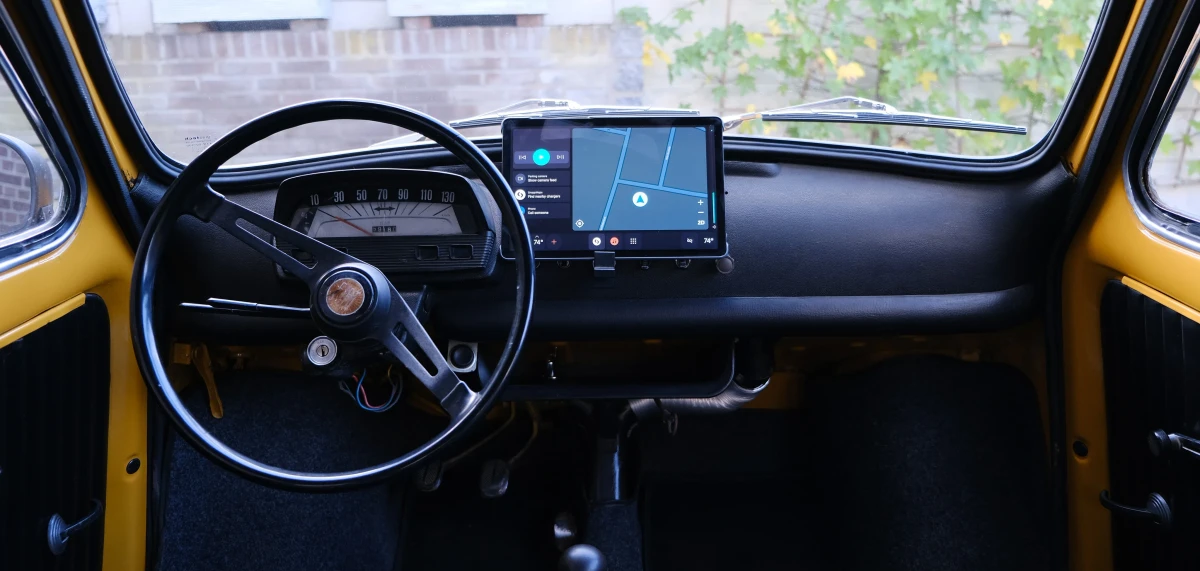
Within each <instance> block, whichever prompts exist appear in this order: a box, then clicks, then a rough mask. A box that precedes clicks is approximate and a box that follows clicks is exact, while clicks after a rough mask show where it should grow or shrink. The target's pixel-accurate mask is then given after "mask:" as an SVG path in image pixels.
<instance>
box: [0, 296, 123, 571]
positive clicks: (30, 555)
mask: <svg viewBox="0 0 1200 571" xmlns="http://www.w3.org/2000/svg"><path fill="white" fill-rule="evenodd" d="M108 352H109V338H108V313H107V311H106V309H105V306H104V302H103V301H101V300H100V298H99V297H97V296H92V295H89V296H87V300H86V301H85V302H84V305H83V306H82V307H79V308H77V309H75V310H74V311H71V312H70V313H68V314H66V315H64V316H63V317H61V318H59V319H56V320H54V321H52V322H50V323H49V324H47V325H45V326H44V327H42V328H40V329H38V330H36V331H34V332H32V333H30V334H29V335H27V336H26V337H24V338H22V339H20V340H18V341H16V342H14V343H12V344H10V345H8V346H7V347H4V348H3V349H0V410H2V411H3V412H2V414H0V431H2V432H0V569H13V570H17V569H20V570H22V571H25V570H39V569H55V570H64V571H67V570H98V569H100V566H101V548H102V546H103V537H104V531H103V528H104V522H103V518H101V521H98V522H96V523H95V524H93V525H91V526H89V527H87V528H85V529H84V530H82V531H81V532H80V533H79V534H77V535H75V536H73V537H72V538H71V539H70V541H69V542H68V545H67V549H66V552H65V553H63V554H62V555H60V556H57V557H56V556H54V555H53V554H51V553H50V549H49V547H48V546H47V543H46V525H47V523H48V521H49V519H50V517H51V516H52V515H54V514H56V513H57V514H59V515H61V516H62V517H63V519H64V520H66V522H67V523H68V524H70V523H74V522H76V521H79V520H80V519H82V518H83V517H85V516H87V515H88V513H89V512H90V511H91V509H92V500H93V499H96V500H100V501H101V502H103V501H104V486H105V463H106V455H107V444H108V390H109V366H108Z"/></svg>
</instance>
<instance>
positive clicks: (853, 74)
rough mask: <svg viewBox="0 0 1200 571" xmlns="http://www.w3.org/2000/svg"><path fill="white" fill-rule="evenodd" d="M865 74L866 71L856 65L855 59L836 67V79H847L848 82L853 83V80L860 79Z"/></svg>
mask: <svg viewBox="0 0 1200 571" xmlns="http://www.w3.org/2000/svg"><path fill="white" fill-rule="evenodd" d="M865 75H867V72H866V71H863V67H862V66H861V65H858V62H856V61H852V62H850V63H848V64H846V65H843V66H840V67H838V68H837V78H838V81H848V82H850V83H854V82H855V81H857V80H859V79H862V78H863V76H865Z"/></svg>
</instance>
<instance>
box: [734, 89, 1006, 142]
mask: <svg viewBox="0 0 1200 571" xmlns="http://www.w3.org/2000/svg"><path fill="white" fill-rule="evenodd" d="M847 103H848V104H850V105H851V108H849V109H846V108H840V109H839V108H833V109H831V107H835V106H838V105H845V104H847ZM754 119H762V120H763V121H784V122H788V121H791V122H801V123H858V124H873V125H905V126H910V127H934V128H938V129H963V130H967V131H986V132H990V133H1009V134H1013V135H1025V134H1027V133H1028V132H1029V131H1028V129H1026V128H1025V127H1021V126H1019V125H1006V124H1004V123H992V122H990V121H976V120H974V119H963V118H961V117H947V116H945V115H934V114H931V113H914V112H909V111H899V110H897V109H896V108H895V107H892V106H891V105H888V104H887V103H881V102H879V101H874V100H872V99H866V98H863V97H852V96H845V97H834V98H833V99H825V100H822V101H814V102H812V103H803V104H800V105H792V106H790V107H780V108H779V109H771V110H769V111H762V112H757V113H744V114H742V115H736V116H733V117H727V118H725V120H724V121H725V130H726V131H728V130H730V129H734V128H736V127H737V126H738V125H741V124H742V123H745V122H746V121H752V120H754Z"/></svg>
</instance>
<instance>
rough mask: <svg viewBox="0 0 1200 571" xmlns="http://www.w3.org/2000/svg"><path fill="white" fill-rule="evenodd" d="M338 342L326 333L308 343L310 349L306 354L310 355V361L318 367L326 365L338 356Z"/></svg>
mask: <svg viewBox="0 0 1200 571" xmlns="http://www.w3.org/2000/svg"><path fill="white" fill-rule="evenodd" d="M337 352H338V348H337V343H336V342H334V340H333V339H330V338H328V337H326V336H324V335H322V336H320V337H316V338H314V339H313V340H312V341H309V343H308V351H306V352H305V356H307V357H308V362H309V363H312V364H313V365H316V366H318V367H324V366H325V365H328V364H330V363H332V362H333V360H334V359H336V358H337Z"/></svg>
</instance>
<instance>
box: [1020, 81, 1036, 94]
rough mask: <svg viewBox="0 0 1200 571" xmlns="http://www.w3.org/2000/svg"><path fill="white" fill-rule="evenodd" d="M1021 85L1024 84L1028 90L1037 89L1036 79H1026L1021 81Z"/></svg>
mask: <svg viewBox="0 0 1200 571" xmlns="http://www.w3.org/2000/svg"><path fill="white" fill-rule="evenodd" d="M1021 85H1024V86H1025V87H1026V88H1027V89H1029V90H1030V91H1037V90H1038V82H1037V80H1036V79H1026V80H1025V81H1022V82H1021Z"/></svg>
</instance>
